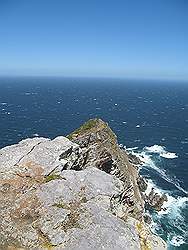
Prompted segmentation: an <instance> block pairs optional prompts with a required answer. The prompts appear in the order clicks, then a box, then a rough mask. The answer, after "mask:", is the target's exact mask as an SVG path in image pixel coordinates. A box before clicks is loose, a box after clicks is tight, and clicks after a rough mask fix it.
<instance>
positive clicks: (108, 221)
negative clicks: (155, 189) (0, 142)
mask: <svg viewBox="0 0 188 250" xmlns="http://www.w3.org/2000/svg"><path fill="white" fill-rule="evenodd" d="M68 138H69V139H68ZM68 138H66V137H63V136H59V137H57V138H55V139H53V140H50V139H45V138H33V139H26V140H23V141H21V142H20V143H19V144H16V145H12V146H8V147H5V148H3V149H1V150H0V175H1V178H0V208H1V209H0V216H1V218H2V219H1V221H0V229H1V230H0V249H55V250H58V249H84V250H85V249H86V250H87V249H99V250H100V249H127V250H129V249H133V250H137V249H143V246H144V247H145V246H148V247H149V246H151V249H161V250H162V249H166V245H165V243H164V242H163V241H162V240H161V239H160V238H159V237H157V236H154V235H153V234H152V233H151V232H150V230H149V229H148V227H147V225H146V224H145V222H144V208H145V200H144V199H143V194H142V192H143V191H144V190H145V188H146V186H145V182H144V180H143V179H142V177H140V175H139V173H138V169H137V167H136V166H135V164H134V163H133V161H134V162H136V159H135V158H134V159H133V157H132V158H131V159H130V156H128V154H127V153H126V151H124V150H122V149H121V148H120V147H119V145H118V142H117V138H116V135H115V134H114V133H113V131H112V130H111V129H110V127H109V126H108V124H107V123H105V122H103V121H102V120H100V119H94V120H90V121H88V122H87V123H85V124H84V125H83V126H81V128H79V129H77V130H76V131H75V132H73V133H72V134H71V135H70V136H68ZM163 198H164V197H163ZM155 200H156V199H155ZM157 201H158V206H160V205H161V200H157ZM150 202H151V201H150ZM148 203H149V201H148ZM140 225H141V226H140ZM143 231H145V232H147V241H145V238H144V237H143V234H142V232H143ZM144 242H145V243H144Z"/></svg>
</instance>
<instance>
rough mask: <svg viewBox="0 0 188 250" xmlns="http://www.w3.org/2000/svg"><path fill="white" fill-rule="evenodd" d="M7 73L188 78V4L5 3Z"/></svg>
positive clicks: (3, 61)
mask: <svg viewBox="0 0 188 250" xmlns="http://www.w3.org/2000/svg"><path fill="white" fill-rule="evenodd" d="M0 75H57V76H97V77H98V76H107V77H128V78H130V77H133V78H165V79H166V78H168V79H182V80H188V1H187V0H142V1H141V0H137V1H136V0H131V1H130V0H129V1H128V0H31V1H30V0H0Z"/></svg>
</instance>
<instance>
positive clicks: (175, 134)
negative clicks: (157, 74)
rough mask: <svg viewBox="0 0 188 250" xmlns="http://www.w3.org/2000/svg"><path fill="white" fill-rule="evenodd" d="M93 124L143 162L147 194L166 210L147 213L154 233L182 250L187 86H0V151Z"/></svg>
mask: <svg viewBox="0 0 188 250" xmlns="http://www.w3.org/2000/svg"><path fill="white" fill-rule="evenodd" d="M94 117H100V118H102V119H104V120H105V121H107V122H108V123H109V125H110V126H111V127H112V129H113V130H114V132H115V133H116V134H117V136H118V140H119V143H120V144H123V145H126V147H127V148H129V149H128V150H131V151H132V152H134V153H135V154H137V155H138V156H140V157H142V159H144V161H145V165H144V166H143V168H142V169H141V173H142V174H143V175H144V176H145V177H146V178H147V179H148V180H149V183H148V184H149V185H148V186H149V188H150V187H152V186H155V187H156V189H158V191H159V192H165V193H167V195H168V202H167V203H166V208H167V210H166V211H163V212H161V213H159V214H156V213H153V220H154V224H153V225H154V226H153V228H154V230H155V232H156V233H158V234H159V235H161V236H162V237H163V238H164V239H165V240H166V241H167V242H168V246H169V249H181V250H183V249H188V83H180V82H168V81H166V82H162V81H149V80H147V81H136V80H134V81H133V80H118V79H89V78H84V79H82V78H77V79H76V78H42V77H38V78H35V77H32V78H29V77H28V78H27V77H21V78H19V77H17V78H5V77H4V78H3V77H1V78H0V148H1V147H4V146H6V145H10V144H13V143H17V142H18V141H20V140H21V139H23V138H27V137H34V136H44V137H50V138H54V137H56V136H58V135H67V134H69V133H70V132H71V131H73V130H74V129H76V128H77V127H79V126H80V125H81V124H82V123H83V122H85V121H87V120H88V119H90V118H94ZM130 148H131V149H130Z"/></svg>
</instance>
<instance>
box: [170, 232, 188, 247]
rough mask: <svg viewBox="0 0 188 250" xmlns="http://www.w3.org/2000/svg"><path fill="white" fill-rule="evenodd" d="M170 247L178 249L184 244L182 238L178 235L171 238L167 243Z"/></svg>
mask: <svg viewBox="0 0 188 250" xmlns="http://www.w3.org/2000/svg"><path fill="white" fill-rule="evenodd" d="M169 243H170V244H171V245H173V246H175V247H179V246H181V245H182V244H184V243H185V241H184V239H183V237H182V236H180V235H176V236H173V237H172V239H171V240H170V242H169Z"/></svg>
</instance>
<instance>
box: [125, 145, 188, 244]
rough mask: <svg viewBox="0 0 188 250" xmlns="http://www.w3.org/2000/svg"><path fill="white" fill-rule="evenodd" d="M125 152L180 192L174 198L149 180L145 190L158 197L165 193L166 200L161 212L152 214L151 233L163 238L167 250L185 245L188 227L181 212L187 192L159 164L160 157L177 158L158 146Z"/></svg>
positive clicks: (186, 199) (170, 193)
mask: <svg viewBox="0 0 188 250" xmlns="http://www.w3.org/2000/svg"><path fill="white" fill-rule="evenodd" d="M125 150H126V151H127V152H128V153H132V154H133V155H136V156H137V157H138V158H139V159H140V160H141V161H142V162H143V166H142V168H143V169H144V168H145V169H147V170H150V169H151V170H152V171H155V172H156V173H157V175H158V176H159V177H160V178H162V179H164V180H165V181H167V182H169V183H171V184H173V186H174V187H176V188H177V189H178V190H180V191H181V192H182V196H176V195H175V194H173V191H170V190H163V189H161V188H160V187H158V186H157V185H156V184H155V182H154V181H152V180H151V179H148V180H147V190H146V191H145V193H146V194H147V195H148V194H149V193H150V191H151V189H152V188H154V189H155V192H157V193H158V194H160V195H162V194H163V193H165V194H166V196H167V198H168V200H167V201H166V202H164V204H163V206H162V208H163V210H161V211H160V212H158V213H154V214H152V218H153V223H152V224H151V229H152V231H154V232H155V233H158V234H159V235H163V236H164V237H165V239H166V240H167V243H168V246H169V249H171V247H172V249H174V247H179V246H181V245H183V244H187V242H186V241H187V236H188V235H187V232H188V226H187V225H186V221H185V217H184V215H183V214H182V211H183V210H184V209H185V207H186V206H188V197H187V194H188V191H186V190H185V189H183V188H182V187H181V185H180V181H179V180H178V179H177V178H176V177H175V176H171V175H170V173H168V172H167V171H166V170H165V169H164V168H163V167H162V165H161V164H160V162H161V159H160V157H163V158H167V159H174V158H177V157H178V156H177V155H176V154H175V153H171V152H168V151H167V150H166V148H165V147H163V146H160V145H153V146H150V147H144V148H143V149H142V150H139V149H138V148H137V147H134V148H125ZM183 196H186V197H183Z"/></svg>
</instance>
